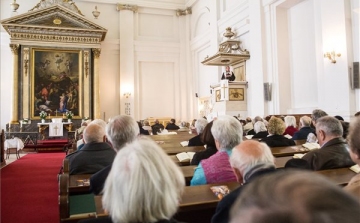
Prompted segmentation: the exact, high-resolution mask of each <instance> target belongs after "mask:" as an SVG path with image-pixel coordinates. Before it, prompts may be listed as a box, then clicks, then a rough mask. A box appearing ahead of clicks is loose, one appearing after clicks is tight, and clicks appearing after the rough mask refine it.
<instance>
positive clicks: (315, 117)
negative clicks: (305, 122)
mask: <svg viewBox="0 0 360 223" xmlns="http://www.w3.org/2000/svg"><path fill="white" fill-rule="evenodd" d="M327 115H328V114H327V113H326V112H325V111H323V110H321V109H315V110H313V112H312V114H311V119H312V120H313V121H314V122H317V120H318V119H319V118H321V117H324V116H327Z"/></svg>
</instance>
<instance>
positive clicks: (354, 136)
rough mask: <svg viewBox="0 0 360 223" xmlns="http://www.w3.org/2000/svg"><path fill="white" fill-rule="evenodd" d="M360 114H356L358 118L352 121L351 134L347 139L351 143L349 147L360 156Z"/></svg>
mask: <svg viewBox="0 0 360 223" xmlns="http://www.w3.org/2000/svg"><path fill="white" fill-rule="evenodd" d="M359 132H360V116H356V118H355V119H354V120H353V121H352V122H350V127H349V134H348V136H347V141H348V143H349V147H350V149H351V151H352V152H353V153H355V154H357V155H358V156H360V137H359Z"/></svg>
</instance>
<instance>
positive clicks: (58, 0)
mask: <svg viewBox="0 0 360 223" xmlns="http://www.w3.org/2000/svg"><path fill="white" fill-rule="evenodd" d="M53 5H61V6H63V7H66V8H68V9H70V10H71V11H73V12H76V13H78V14H80V15H82V16H84V15H83V14H82V13H81V11H80V10H79V8H78V7H77V6H76V4H75V2H73V1H72V0H40V2H39V3H37V4H36V5H35V6H34V7H33V8H32V9H30V10H29V12H31V11H35V10H41V9H45V8H48V7H51V6H53Z"/></svg>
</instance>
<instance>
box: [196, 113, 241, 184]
mask: <svg viewBox="0 0 360 223" xmlns="http://www.w3.org/2000/svg"><path fill="white" fill-rule="evenodd" d="M211 133H212V135H213V136H214V140H215V145H216V148H217V149H218V152H217V153H216V154H214V155H212V156H211V157H209V158H208V159H204V160H202V161H201V162H200V164H199V165H198V167H197V168H196V169H195V172H194V176H193V178H192V179H191V182H190V184H191V185H201V184H211V183H219V182H231V181H236V178H235V174H234V172H233V170H232V168H231V166H230V162H229V156H230V155H231V152H232V148H234V147H235V146H236V145H238V144H240V143H241V142H242V135H243V131H242V126H241V124H240V122H239V121H238V120H236V119H235V118H234V117H232V116H228V115H227V116H221V117H219V118H217V119H216V120H214V122H213V126H212V127H211Z"/></svg>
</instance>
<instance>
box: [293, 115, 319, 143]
mask: <svg viewBox="0 0 360 223" xmlns="http://www.w3.org/2000/svg"><path fill="white" fill-rule="evenodd" d="M299 124H300V129H299V131H297V132H295V133H294V135H293V137H292V140H302V139H307V136H308V135H309V133H311V132H314V129H313V128H311V127H310V126H311V118H310V117H309V116H302V117H301V118H300V121H299Z"/></svg>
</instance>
